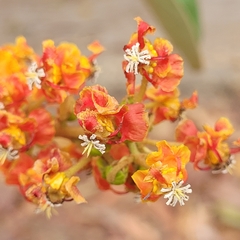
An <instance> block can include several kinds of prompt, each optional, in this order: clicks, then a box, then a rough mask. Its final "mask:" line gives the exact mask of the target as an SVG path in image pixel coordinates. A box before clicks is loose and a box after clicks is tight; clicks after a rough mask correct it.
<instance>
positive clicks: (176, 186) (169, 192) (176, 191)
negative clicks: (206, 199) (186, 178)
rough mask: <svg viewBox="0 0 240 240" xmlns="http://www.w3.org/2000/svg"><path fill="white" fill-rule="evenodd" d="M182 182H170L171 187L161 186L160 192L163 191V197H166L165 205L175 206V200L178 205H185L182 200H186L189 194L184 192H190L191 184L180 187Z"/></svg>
mask: <svg viewBox="0 0 240 240" xmlns="http://www.w3.org/2000/svg"><path fill="white" fill-rule="evenodd" d="M182 184H183V180H181V181H180V182H178V183H176V182H172V187H169V188H162V189H161V192H163V193H165V194H164V198H168V201H167V202H166V204H167V205H170V206H172V207H175V205H176V204H177V202H179V204H180V206H183V205H185V203H184V201H188V199H189V196H187V195H186V193H191V192H192V189H190V187H191V185H190V184H188V185H187V186H184V187H181V186H182Z"/></svg>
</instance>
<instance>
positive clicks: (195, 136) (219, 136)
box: [176, 117, 240, 173]
mask: <svg viewBox="0 0 240 240" xmlns="http://www.w3.org/2000/svg"><path fill="white" fill-rule="evenodd" d="M203 128H204V130H205V131H203V132H200V131H198V129H197V128H196V126H195V124H194V123H193V122H192V121H191V120H183V121H182V122H180V123H179V125H178V126H177V129H176V139H177V140H178V141H180V142H183V143H184V144H185V145H186V146H188V147H189V149H190V150H191V162H193V164H194V167H195V168H197V169H200V170H212V171H213V173H217V172H225V170H226V169H228V166H229V165H231V164H232V163H233V162H234V161H232V159H233V156H232V154H234V153H237V152H239V151H240V148H231V147H230V146H229V145H228V144H227V142H226V140H227V139H228V138H229V137H230V136H231V135H232V133H233V132H234V129H233V127H232V125H231V123H230V122H229V120H228V119H226V118H223V117H222V118H220V119H219V120H218V121H217V122H216V124H215V127H214V128H211V127H210V126H208V125H204V126H203Z"/></svg>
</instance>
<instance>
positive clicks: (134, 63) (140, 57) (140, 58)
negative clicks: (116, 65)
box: [124, 42, 151, 74]
mask: <svg viewBox="0 0 240 240" xmlns="http://www.w3.org/2000/svg"><path fill="white" fill-rule="evenodd" d="M139 45H140V44H139V43H138V42H137V43H136V44H135V45H133V46H132V48H131V49H126V50H125V52H126V54H124V59H125V60H127V61H128V65H127V67H126V72H127V73H129V72H133V73H134V74H138V64H139V63H143V64H146V65H149V63H150V61H148V60H147V59H151V56H150V55H149V52H148V50H144V51H142V52H139Z"/></svg>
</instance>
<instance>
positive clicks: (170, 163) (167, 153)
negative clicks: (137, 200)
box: [132, 141, 191, 206]
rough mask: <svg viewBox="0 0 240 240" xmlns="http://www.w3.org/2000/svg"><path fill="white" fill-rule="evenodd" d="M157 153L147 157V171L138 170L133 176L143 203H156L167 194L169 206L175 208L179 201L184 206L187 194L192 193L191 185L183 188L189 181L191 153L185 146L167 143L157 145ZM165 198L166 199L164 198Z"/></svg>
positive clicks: (162, 142)
mask: <svg viewBox="0 0 240 240" xmlns="http://www.w3.org/2000/svg"><path fill="white" fill-rule="evenodd" d="M157 148H158V151H157V152H152V153H150V154H149V155H148V156H147V159H146V163H147V165H148V166H149V169H147V170H138V171H137V172H135V173H134V174H133V176H132V178H133V181H134V182H135V183H136V185H137V186H138V188H139V189H140V193H141V199H142V201H156V200H157V199H158V198H159V197H161V196H162V195H164V194H165V193H166V194H167V192H168V193H170V192H171V194H167V195H166V196H167V198H169V201H168V202H167V204H168V205H169V204H170V205H172V206H175V205H176V203H177V201H179V202H180V205H184V202H183V200H187V197H186V195H185V193H190V192H191V191H190V189H189V187H190V185H188V186H186V187H181V185H182V183H183V182H185V181H186V179H187V172H186V169H185V166H186V164H187V163H188V161H189V159H190V151H189V149H188V148H187V147H186V146H184V145H179V146H170V145H169V144H168V143H167V142H166V141H160V142H158V143H157ZM164 198H166V197H165V196H164Z"/></svg>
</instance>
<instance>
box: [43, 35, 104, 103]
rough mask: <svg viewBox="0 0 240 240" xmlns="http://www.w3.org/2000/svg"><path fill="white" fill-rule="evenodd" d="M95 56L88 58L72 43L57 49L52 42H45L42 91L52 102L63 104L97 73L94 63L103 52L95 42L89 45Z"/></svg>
mask: <svg viewBox="0 0 240 240" xmlns="http://www.w3.org/2000/svg"><path fill="white" fill-rule="evenodd" d="M89 49H90V50H91V51H93V55H92V56H90V57H89V58H87V57H86V56H84V55H82V54H81V52H80V50H79V49H78V47H77V46H76V45H74V44H72V43H61V44H60V45H59V46H57V47H55V45H54V42H53V41H52V40H48V41H44V42H43V56H42V63H43V68H44V72H45V74H46V76H45V78H44V80H43V82H42V89H43V91H44V93H45V95H46V97H47V99H48V101H50V102H59V103H61V102H63V101H64V99H65V98H66V97H67V92H70V93H77V92H78V91H79V89H80V88H81V87H83V86H84V84H85V82H86V80H87V79H88V78H91V77H92V76H93V74H94V73H95V71H96V66H95V65H94V63H93V61H94V60H95V59H96V57H97V56H98V55H99V54H100V53H101V52H102V51H103V47H102V46H101V45H100V44H99V43H98V42H95V43H93V44H91V45H89Z"/></svg>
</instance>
